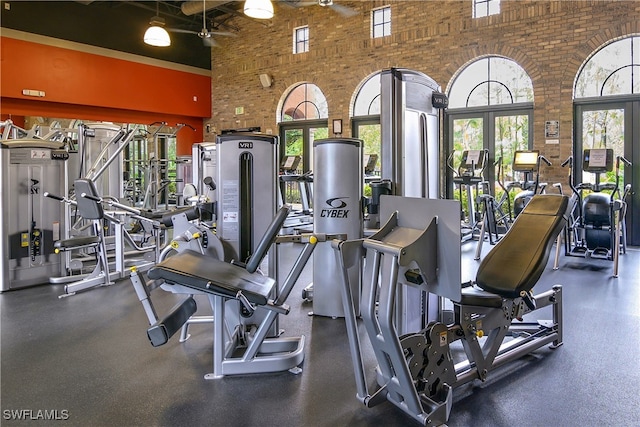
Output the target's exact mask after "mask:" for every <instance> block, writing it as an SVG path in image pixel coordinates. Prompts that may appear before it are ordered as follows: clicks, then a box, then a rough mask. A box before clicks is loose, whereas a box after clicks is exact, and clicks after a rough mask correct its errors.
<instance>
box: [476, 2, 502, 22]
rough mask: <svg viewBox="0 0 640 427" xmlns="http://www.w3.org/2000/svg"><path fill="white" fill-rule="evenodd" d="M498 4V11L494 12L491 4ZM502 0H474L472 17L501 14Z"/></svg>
mask: <svg viewBox="0 0 640 427" xmlns="http://www.w3.org/2000/svg"><path fill="white" fill-rule="evenodd" d="M495 5H497V11H494V12H492V11H491V6H495ZM500 11H501V9H500V0H473V4H472V11H471V17H472V18H474V19H475V18H485V17H487V16H491V15H499V14H500Z"/></svg>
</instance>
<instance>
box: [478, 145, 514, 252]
mask: <svg viewBox="0 0 640 427" xmlns="http://www.w3.org/2000/svg"><path fill="white" fill-rule="evenodd" d="M494 166H496V167H497V168H498V170H497V173H496V177H497V178H496V181H497V182H498V185H499V186H500V188H501V189H502V194H501V195H500V197H499V198H498V199H496V197H495V196H494V195H493V194H492V191H491V190H492V189H491V188H489V182H487V181H484V182H483V183H482V185H483V186H485V188H486V189H485V190H483V192H482V194H480V195H479V196H478V200H479V204H480V206H481V209H480V211H481V219H480V221H481V226H480V234H479V235H478V243H477V244H476V253H475V256H474V258H473V259H475V260H476V261H477V260H479V259H480V256H481V255H482V245H483V243H484V240H485V236H487V237H488V240H489V244H491V245H495V244H496V243H497V242H498V241H499V240H500V239H501V238H502V236H504V235H505V234H506V233H507V232H508V231H509V227H511V223H512V222H513V218H512V216H511V199H510V198H509V189H508V188H507V187H505V185H504V183H503V182H504V168H503V167H502V156H500V157H499V158H498V159H496V161H495V163H494Z"/></svg>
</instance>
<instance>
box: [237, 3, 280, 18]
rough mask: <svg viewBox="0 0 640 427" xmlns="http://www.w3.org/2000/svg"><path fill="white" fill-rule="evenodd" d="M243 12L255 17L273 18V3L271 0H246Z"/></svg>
mask: <svg viewBox="0 0 640 427" xmlns="http://www.w3.org/2000/svg"><path fill="white" fill-rule="evenodd" d="M244 14H245V15H247V16H249V17H251V18H256V19H271V18H273V4H272V3H271V0H246V1H245V2H244Z"/></svg>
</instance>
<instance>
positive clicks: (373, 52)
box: [206, 0, 640, 182]
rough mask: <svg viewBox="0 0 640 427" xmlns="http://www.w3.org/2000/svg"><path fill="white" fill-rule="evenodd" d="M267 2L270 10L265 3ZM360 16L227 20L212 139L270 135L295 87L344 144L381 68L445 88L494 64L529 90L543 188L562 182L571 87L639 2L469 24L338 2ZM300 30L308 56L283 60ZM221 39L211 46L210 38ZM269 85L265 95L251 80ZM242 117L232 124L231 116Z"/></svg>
mask: <svg viewBox="0 0 640 427" xmlns="http://www.w3.org/2000/svg"><path fill="white" fill-rule="evenodd" d="M274 3H275V2H274ZM339 3H340V4H343V5H347V6H350V7H352V8H354V9H357V10H358V11H359V12H360V14H359V15H357V16H355V17H352V18H343V17H341V16H340V15H338V14H337V13H336V12H334V11H331V10H329V9H328V8H323V7H320V6H316V5H313V6H307V7H303V8H292V7H287V6H285V5H282V4H279V3H276V15H275V17H274V18H273V19H272V20H271V21H270V22H258V21H254V20H248V19H245V18H243V17H238V18H235V19H234V22H233V23H234V24H235V25H237V26H239V27H240V28H241V31H240V37H238V38H233V39H232V38H225V39H222V40H219V41H220V42H221V45H222V47H220V48H214V50H213V53H212V74H213V77H212V117H211V119H210V120H209V124H211V133H210V134H208V135H207V136H206V139H207V140H213V137H214V133H215V132H216V131H219V130H220V129H226V128H238V127H247V126H260V127H261V128H262V129H263V130H264V131H266V130H271V131H272V132H273V133H274V134H277V132H278V128H277V121H276V114H277V109H278V105H279V102H281V100H282V98H283V96H284V95H285V94H286V93H287V92H288V90H289V88H291V87H292V86H294V85H296V84H297V83H300V82H311V83H314V84H316V85H318V86H319V87H320V89H321V90H322V91H323V92H324V94H325V95H326V97H327V100H328V104H329V119H330V120H331V119H333V118H340V119H342V120H343V127H344V129H345V132H344V134H343V135H344V136H349V131H350V126H349V122H348V119H349V116H350V108H351V102H352V97H353V95H354V91H355V90H356V89H357V87H358V85H359V84H360V83H361V82H362V80H363V79H365V78H366V77H367V76H368V75H370V74H371V73H374V72H376V71H379V70H381V69H384V68H388V67H404V68H410V69H415V70H418V71H422V72H424V73H425V74H427V75H429V76H430V77H432V78H434V79H435V80H436V81H437V82H438V83H439V84H440V85H441V86H442V88H443V89H446V88H447V87H448V85H449V84H450V82H451V81H452V79H453V77H454V76H455V75H456V73H458V72H459V71H460V70H461V68H462V67H463V66H464V65H465V64H467V63H468V62H470V61H473V60H474V59H476V58H478V57H481V56H484V55H500V56H505V57H508V58H510V59H513V60H514V61H516V62H517V63H518V64H520V66H522V67H523V68H524V69H525V71H527V73H528V74H529V76H530V77H531V79H532V81H533V88H534V146H535V148H536V149H540V150H541V152H542V153H543V154H544V155H545V156H546V157H548V158H549V159H551V161H552V162H553V163H554V166H553V167H552V168H550V169H547V170H546V174H547V177H545V178H546V179H547V180H549V181H550V182H553V181H554V180H560V179H566V175H565V174H564V173H563V171H562V170H561V169H560V168H559V163H560V162H561V161H562V160H563V159H564V158H566V157H567V156H568V155H570V153H571V148H572V133H573V109H572V94H573V83H574V79H575V77H576V74H577V72H578V71H579V69H580V66H581V65H582V64H583V62H584V61H585V60H586V59H587V58H588V57H589V55H590V54H591V53H593V51H594V50H597V49H598V48H599V47H601V46H602V45H603V44H605V43H607V42H609V41H611V40H614V39H617V38H619V37H622V36H627V35H631V34H637V33H640V1H631V0H622V1H613V0H576V1H569V0H565V1H537V0H519V1H516V0H503V1H502V5H501V9H502V11H501V13H500V14H499V15H494V16H490V17H485V18H479V19H472V18H471V0H464V1H438V0H426V1H397V0H392V1H380V0H371V1H340V2H339ZM385 5H390V6H391V16H392V35H391V36H389V37H386V38H383V39H375V40H374V39H371V37H370V32H371V30H370V25H371V23H370V10H371V9H373V8H375V7H380V6H385ZM302 25H308V26H309V28H310V48H309V52H307V53H303V54H297V55H294V54H293V53H292V36H293V29H294V28H296V27H298V26H302ZM219 39H221V38H219ZM261 73H267V74H270V75H271V76H273V80H274V84H273V86H272V87H270V88H263V87H262V86H261V85H260V81H259V77H258V76H259V75H260V74H261ZM237 106H242V107H244V114H243V115H239V116H235V115H234V112H235V107H237ZM547 120H558V121H559V122H560V144H559V145H551V144H549V145H546V144H545V142H544V124H545V121H547Z"/></svg>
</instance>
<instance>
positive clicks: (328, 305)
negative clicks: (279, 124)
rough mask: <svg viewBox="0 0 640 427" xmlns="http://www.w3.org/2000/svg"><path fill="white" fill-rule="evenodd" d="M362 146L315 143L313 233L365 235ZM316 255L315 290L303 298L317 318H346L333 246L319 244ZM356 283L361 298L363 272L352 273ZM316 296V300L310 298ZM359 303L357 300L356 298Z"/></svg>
mask: <svg viewBox="0 0 640 427" xmlns="http://www.w3.org/2000/svg"><path fill="white" fill-rule="evenodd" d="M362 146H363V142H362V141H361V140H359V139H355V138H327V139H317V140H315V141H314V142H313V170H314V174H315V179H316V190H315V192H314V200H313V206H314V207H315V209H314V211H313V232H314V233H316V234H338V233H342V234H345V235H346V236H347V238H348V239H359V238H360V237H362V231H363V217H364V215H363V206H362V186H363V168H362ZM317 246H318V247H317V248H316V250H315V252H314V254H313V287H312V290H310V287H309V286H307V287H306V288H305V292H306V294H304V293H303V297H305V296H306V297H307V299H312V300H313V314H314V315H320V316H328V317H334V318H335V317H344V312H343V307H342V303H341V298H340V285H339V283H338V282H337V281H336V280H335V277H336V275H337V274H338V273H339V266H338V263H337V260H336V256H335V253H334V251H333V249H331V244H330V243H329V242H323V243H318V245H317ZM349 274H351V275H352V279H353V281H352V282H351V283H355V284H356V285H354V288H353V289H352V292H353V293H354V294H355V295H359V294H360V291H359V287H358V286H357V283H358V282H359V280H358V278H359V275H360V269H359V268H353V269H352V270H351V271H350V273H349ZM309 292H312V298H309V297H308V296H309ZM356 299H357V298H356Z"/></svg>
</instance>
